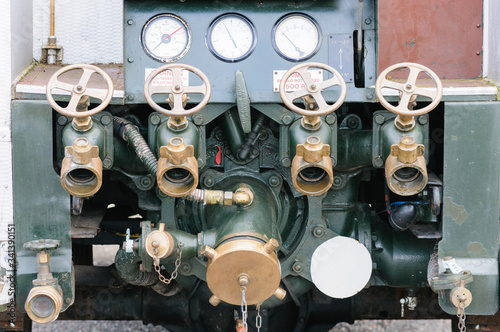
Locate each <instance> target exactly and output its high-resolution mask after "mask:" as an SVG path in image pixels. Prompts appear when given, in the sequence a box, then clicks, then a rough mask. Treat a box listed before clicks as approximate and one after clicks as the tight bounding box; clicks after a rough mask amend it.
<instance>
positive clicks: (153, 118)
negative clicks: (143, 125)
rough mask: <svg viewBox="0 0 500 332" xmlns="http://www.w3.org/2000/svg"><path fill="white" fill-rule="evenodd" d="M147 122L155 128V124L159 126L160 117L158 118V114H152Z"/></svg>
mask: <svg viewBox="0 0 500 332" xmlns="http://www.w3.org/2000/svg"><path fill="white" fill-rule="evenodd" d="M149 121H151V124H153V125H155V126H156V125H157V124H159V123H160V121H161V118H160V116H159V115H158V114H153V115H151V117H150V118H149Z"/></svg>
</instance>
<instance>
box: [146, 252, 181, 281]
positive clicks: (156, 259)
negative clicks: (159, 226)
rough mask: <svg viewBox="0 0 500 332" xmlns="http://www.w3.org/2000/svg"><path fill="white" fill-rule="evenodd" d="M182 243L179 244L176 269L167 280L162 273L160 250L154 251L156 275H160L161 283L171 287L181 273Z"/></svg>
mask: <svg viewBox="0 0 500 332" xmlns="http://www.w3.org/2000/svg"><path fill="white" fill-rule="evenodd" d="M182 246H183V244H182V243H178V244H177V259H176V260H175V269H174V272H172V274H171V276H170V278H168V279H167V278H165V277H164V276H163V275H162V274H161V272H160V259H159V258H158V256H157V254H158V248H154V249H153V260H154V267H155V271H156V273H158V279H160V281H161V282H163V283H164V284H167V285H169V284H170V283H171V282H172V281H173V280H174V279H175V278H177V274H178V271H179V266H181V257H182Z"/></svg>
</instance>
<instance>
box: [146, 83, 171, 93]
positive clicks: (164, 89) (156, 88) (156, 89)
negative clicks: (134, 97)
mask: <svg viewBox="0 0 500 332" xmlns="http://www.w3.org/2000/svg"><path fill="white" fill-rule="evenodd" d="M165 93H172V86H171V85H167V86H163V85H152V84H151V85H150V86H149V94H150V95H156V94H165Z"/></svg>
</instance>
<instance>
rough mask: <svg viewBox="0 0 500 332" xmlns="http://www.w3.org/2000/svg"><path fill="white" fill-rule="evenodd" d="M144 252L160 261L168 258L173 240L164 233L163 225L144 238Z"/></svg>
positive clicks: (172, 247) (172, 249)
mask: <svg viewBox="0 0 500 332" xmlns="http://www.w3.org/2000/svg"><path fill="white" fill-rule="evenodd" d="M145 247H146V252H147V253H148V255H149V256H151V257H153V258H154V257H157V258H158V259H162V258H165V257H168V256H170V255H171V254H172V252H173V251H174V238H173V237H172V235H170V233H169V232H166V231H165V224H163V223H161V224H159V225H158V230H156V231H152V232H151V233H149V235H148V237H147V238H146V245H145Z"/></svg>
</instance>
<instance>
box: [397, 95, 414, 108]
mask: <svg viewBox="0 0 500 332" xmlns="http://www.w3.org/2000/svg"><path fill="white" fill-rule="evenodd" d="M412 95H413V93H407V92H403V96H401V100H400V101H399V104H398V107H396V108H397V109H398V110H402V111H408V110H409V108H408V103H409V102H410V99H411V96H412Z"/></svg>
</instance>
